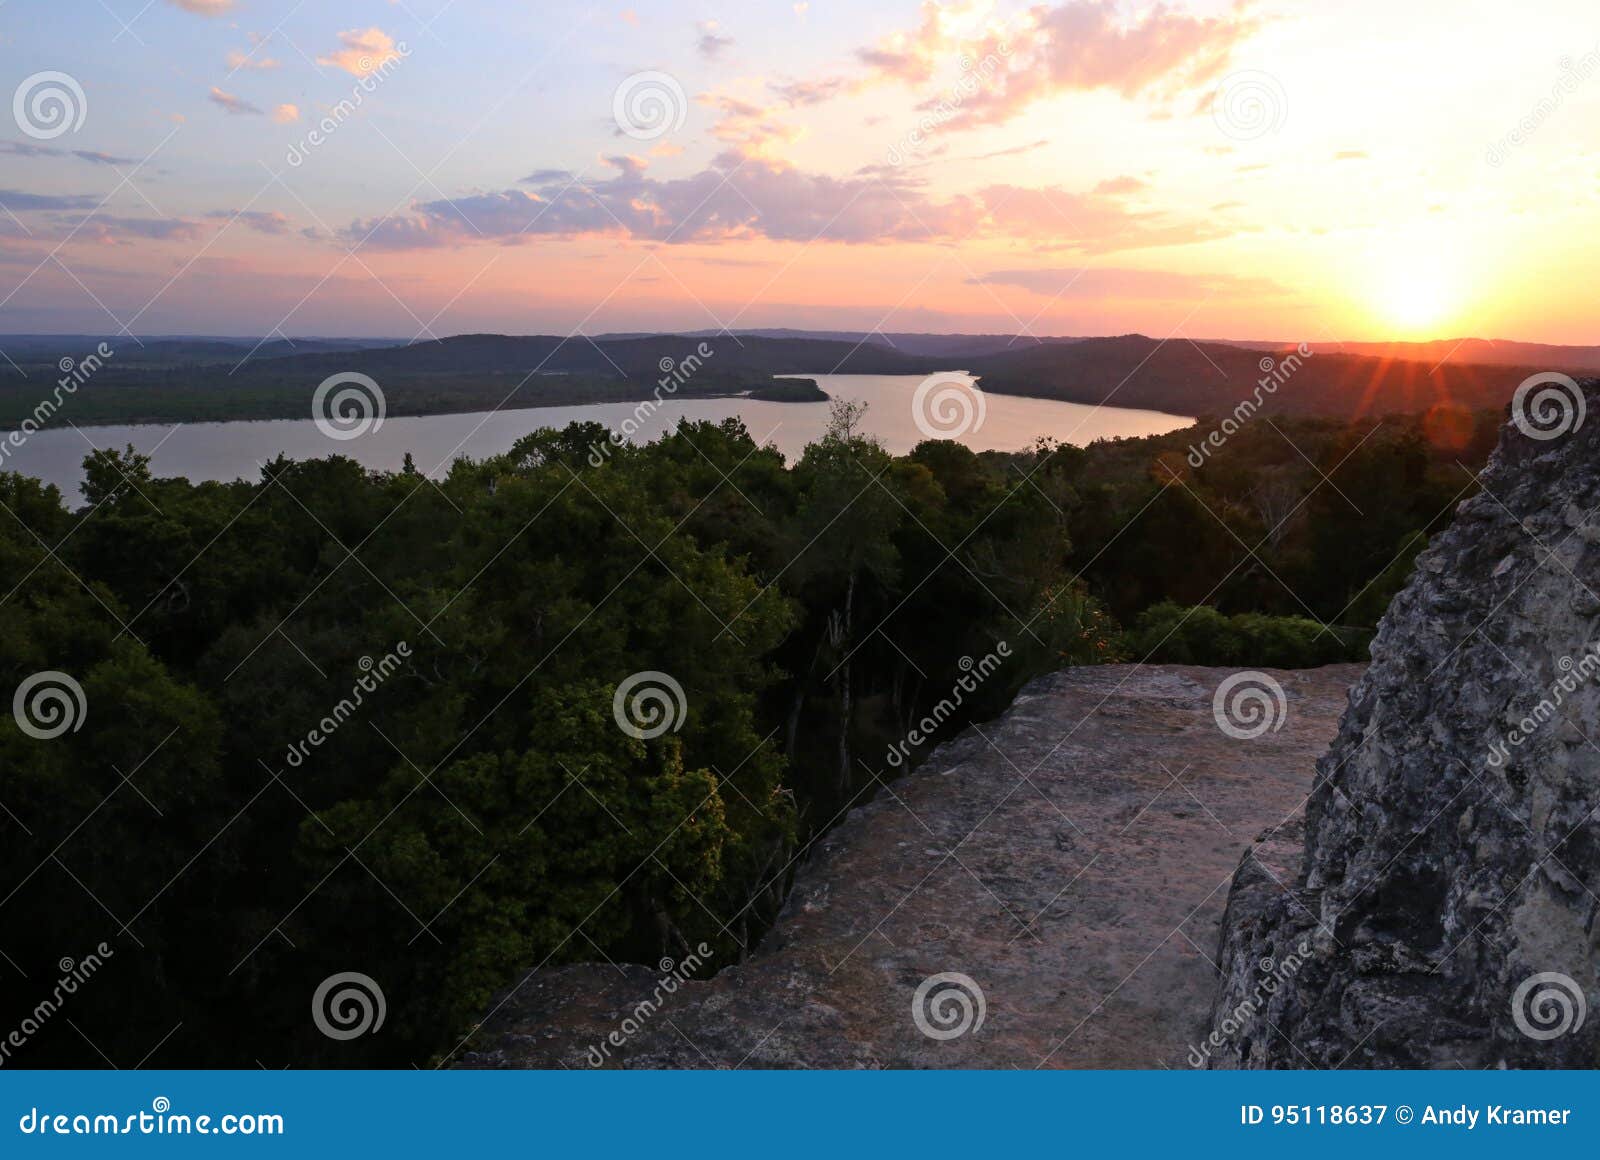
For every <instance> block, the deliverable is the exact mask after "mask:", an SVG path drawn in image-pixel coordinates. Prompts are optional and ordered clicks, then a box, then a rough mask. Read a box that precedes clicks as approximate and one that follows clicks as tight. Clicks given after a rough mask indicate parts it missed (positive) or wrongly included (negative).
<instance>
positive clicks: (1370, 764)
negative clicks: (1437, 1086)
mask: <svg viewBox="0 0 1600 1160" xmlns="http://www.w3.org/2000/svg"><path fill="white" fill-rule="evenodd" d="M1552 389H1555V390H1562V388H1559V387H1557V388H1552ZM1580 389H1581V391H1582V393H1583V403H1584V406H1585V408H1586V410H1587V414H1588V420H1589V421H1588V422H1587V423H1584V424H1581V425H1579V426H1578V427H1577V428H1576V429H1575V430H1565V431H1560V432H1558V433H1557V434H1555V435H1554V436H1551V435H1550V434H1549V433H1548V431H1546V432H1542V434H1543V435H1544V437H1534V436H1532V435H1530V434H1528V433H1525V432H1524V430H1523V427H1524V426H1525V427H1527V429H1528V430H1529V431H1535V430H1538V429H1539V428H1538V426H1537V425H1536V424H1535V423H1533V422H1531V421H1527V420H1525V421H1524V423H1523V425H1522V426H1519V425H1517V424H1514V423H1508V424H1507V426H1506V428H1505V430H1504V431H1503V432H1502V435H1501V440H1500V446H1499V449H1498V450H1497V451H1496V453H1495V455H1494V458H1493V460H1492V461H1491V463H1490V465H1489V467H1488V469H1487V471H1486V472H1485V474H1484V476H1483V478H1482V483H1483V491H1482V493H1481V494H1479V495H1477V496H1475V497H1474V498H1472V499H1471V500H1469V501H1467V502H1466V503H1464V504H1463V505H1462V506H1461V507H1460V509H1459V510H1458V513H1457V517H1456V519H1455V521H1454V523H1453V524H1452V525H1451V527H1450V528H1449V529H1448V530H1447V531H1445V532H1443V533H1442V534H1440V535H1439V536H1438V537H1436V539H1435V541H1434V542H1433V543H1432V544H1431V545H1430V547H1429V548H1428V550H1427V551H1426V552H1425V553H1424V554H1423V555H1422V556H1421V557H1420V559H1419V560H1418V566H1417V570H1416V573H1415V574H1414V576H1413V577H1412V579H1411V582H1410V584H1409V586H1408V587H1407V588H1406V590H1405V591H1404V592H1403V593H1402V594H1401V595H1400V596H1399V597H1398V598H1397V599H1396V600H1395V602H1394V604H1393V605H1392V606H1391V607H1390V609H1389V612H1388V614H1387V616H1386V617H1385V618H1384V621H1383V624H1382V626H1381V627H1380V629H1379V632H1378V635H1377V638H1376V639H1375V641H1374V642H1373V646H1372V655H1373V663H1372V665H1371V666H1370V668H1369V669H1368V670H1367V673H1366V675H1365V677H1364V678H1363V679H1362V680H1361V682H1360V684H1359V685H1358V686H1357V687H1356V688H1355V690H1354V691H1353V692H1352V693H1351V698H1350V709H1349V712H1348V713H1347V714H1346V715H1345V718H1344V720H1343V722H1342V723H1341V725H1340V727H1339V733H1338V737H1337V738H1336V740H1335V741H1334V743H1333V747H1332V749H1331V750H1330V751H1329V752H1328V753H1327V755H1326V756H1324V757H1323V758H1322V760H1321V761H1320V762H1319V763H1318V766H1317V784H1316V788H1315V790H1314V791H1313V793H1312V795H1311V798H1310V802H1309V804H1308V806H1307V809H1306V815H1305V821H1304V842H1303V848H1302V844H1301V843H1300V841H1299V840H1298V835H1297V832H1296V830H1295V828H1294V827H1287V828H1280V829H1278V830H1276V831H1275V832H1273V833H1271V834H1268V835H1266V836H1265V839H1266V840H1265V841H1264V842H1263V843H1262V844H1261V845H1258V846H1257V847H1256V848H1255V849H1253V850H1252V851H1251V852H1250V853H1248V854H1247V855H1246V857H1245V859H1244V861H1243V863H1242V865H1241V866H1240V868H1239V872H1238V874H1237V876H1236V878H1235V881H1234V885H1233V889H1232V892H1231V895H1230V898H1229V902H1228V911H1227V916H1226V918H1225V921H1224V929H1223V935H1222V940H1221V946H1220V949H1219V956H1218V957H1219V961H1220V963H1221V967H1222V972H1223V982H1222V988H1221V993H1220V995H1219V997H1218V999H1217V1002H1216V1005H1215V1008H1214V1013H1213V1036H1212V1038H1211V1040H1210V1042H1209V1045H1208V1056H1209V1059H1210V1062H1211V1063H1213V1064H1214V1065H1219V1066H1247V1067H1307V1066H1316V1067H1333V1066H1340V1065H1342V1066H1346V1067H1388V1066H1398V1067H1433V1066H1464V1067H1484V1066H1495V1065H1507V1066H1513V1067H1528V1066H1533V1067H1538V1066H1557V1067H1580V1066H1581V1067H1593V1066H1595V1065H1596V1063H1597V1062H1600V1051H1597V1049H1600V1016H1594V1015H1593V1013H1592V1012H1590V1011H1589V1010H1588V1009H1589V1008H1591V1007H1592V1006H1593V1005H1594V1003H1595V1001H1596V1000H1597V999H1600V975H1597V955H1596V939H1597V937H1600V932H1597V931H1596V929H1595V919H1596V912H1597V907H1600V898H1597V897H1596V891H1600V828H1597V821H1596V814H1595V811H1596V807H1597V806H1600V748H1596V743H1597V742H1600V655H1597V654H1596V651H1595V649H1596V641H1597V640H1600V596H1597V595H1596V594H1597V593H1600V397H1597V394H1596V392H1597V390H1600V384H1596V383H1593V382H1590V383H1586V384H1583V386H1582V387H1581V388H1580ZM1565 397H1566V399H1567V402H1568V408H1569V413H1568V415H1567V417H1566V420H1565V421H1564V422H1557V423H1554V424H1550V426H1553V427H1555V428H1565V427H1571V426H1572V423H1571V419H1572V418H1573V416H1572V414H1571V411H1572V410H1573V409H1574V396H1572V394H1571V393H1570V392H1567V393H1566V395H1565ZM1552 403H1553V400H1547V401H1546V404H1545V405H1546V406H1551V405H1552ZM1535 405H1537V404H1535ZM1517 411H1518V408H1517V406H1515V405H1514V407H1513V412H1514V413H1517ZM1553 416H1555V412H1554V411H1553V410H1550V411H1548V412H1547V414H1546V415H1545V418H1546V419H1549V418H1551V417H1553ZM1280 883H1281V884H1286V885H1287V887H1288V888H1285V885H1280Z"/></svg>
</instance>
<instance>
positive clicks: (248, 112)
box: [210, 85, 261, 117]
mask: <svg viewBox="0 0 1600 1160" xmlns="http://www.w3.org/2000/svg"><path fill="white" fill-rule="evenodd" d="M210 99H211V103H212V104H214V105H221V106H222V108H223V111H224V112H227V113H230V114H232V115H233V116H235V117H242V116H249V117H259V116H261V110H260V109H258V108H256V107H255V106H254V105H252V104H251V103H250V102H249V101H246V100H241V99H240V98H238V97H236V96H234V95H233V94H232V93H225V92H223V91H222V90H221V89H219V88H217V87H216V86H215V85H213V86H212V88H211V98H210Z"/></svg>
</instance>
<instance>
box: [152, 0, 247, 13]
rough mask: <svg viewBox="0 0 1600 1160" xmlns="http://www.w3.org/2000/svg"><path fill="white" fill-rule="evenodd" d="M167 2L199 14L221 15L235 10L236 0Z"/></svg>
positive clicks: (173, 0) (170, 0)
mask: <svg viewBox="0 0 1600 1160" xmlns="http://www.w3.org/2000/svg"><path fill="white" fill-rule="evenodd" d="M167 3H168V4H171V5H172V6H173V7H174V8H182V9H183V10H184V11H185V12H193V13H195V14H196V15H199V16H221V15H222V14H223V13H224V12H231V11H233V3H234V0H167Z"/></svg>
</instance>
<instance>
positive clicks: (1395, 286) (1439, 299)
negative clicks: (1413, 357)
mask: <svg viewBox="0 0 1600 1160" xmlns="http://www.w3.org/2000/svg"><path fill="white" fill-rule="evenodd" d="M1378 293H1379V309H1380V311H1381V312H1382V314H1383V316H1384V318H1386V319H1387V320H1388V321H1389V322H1390V323H1391V324H1392V325H1393V326H1395V327H1397V328H1398V329H1401V330H1404V331H1406V332H1407V333H1414V332H1417V331H1422V330H1427V329H1428V328H1430V327H1435V326H1438V325H1439V324H1440V323H1441V322H1443V321H1444V320H1445V319H1446V318H1447V317H1448V316H1449V315H1450V313H1451V310H1452V309H1453V307H1454V306H1455V298H1454V292H1453V289H1452V287H1451V286H1450V285H1449V284H1448V283H1447V281H1446V280H1445V279H1444V278H1443V277H1441V276H1440V275H1439V273H1438V272H1437V271H1434V270H1414V269H1413V270H1400V271H1395V272H1393V273H1391V274H1390V275H1389V276H1388V280H1387V281H1386V283H1385V284H1384V285H1383V286H1382V287H1380V289H1379V291H1378Z"/></svg>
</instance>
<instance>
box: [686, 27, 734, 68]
mask: <svg viewBox="0 0 1600 1160" xmlns="http://www.w3.org/2000/svg"><path fill="white" fill-rule="evenodd" d="M697 27H698V28H699V29H700V39H699V40H697V41H695V48H696V49H697V50H699V53H700V55H701V56H704V57H708V58H711V59H715V58H716V57H718V56H720V55H722V50H723V49H725V48H731V47H733V37H731V36H724V35H722V33H720V32H718V31H717V28H718V25H717V22H716V21H715V20H702V21H701V22H700V23H699V25H698V26H697Z"/></svg>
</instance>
